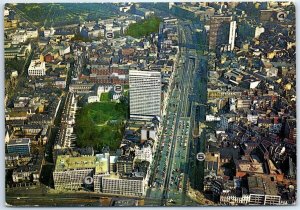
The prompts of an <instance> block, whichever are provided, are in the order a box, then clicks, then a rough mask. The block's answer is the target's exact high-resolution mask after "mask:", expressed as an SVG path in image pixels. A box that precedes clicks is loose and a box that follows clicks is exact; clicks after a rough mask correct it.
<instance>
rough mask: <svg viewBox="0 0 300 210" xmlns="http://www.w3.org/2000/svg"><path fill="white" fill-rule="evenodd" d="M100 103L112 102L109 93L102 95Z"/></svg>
mask: <svg viewBox="0 0 300 210" xmlns="http://www.w3.org/2000/svg"><path fill="white" fill-rule="evenodd" d="M100 101H107V102H108V101H110V95H109V93H101V96H100Z"/></svg>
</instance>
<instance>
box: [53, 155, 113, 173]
mask: <svg viewBox="0 0 300 210" xmlns="http://www.w3.org/2000/svg"><path fill="white" fill-rule="evenodd" d="M80 169H95V173H96V174H99V173H107V172H108V160H107V159H106V158H97V157H96V156H81V157H71V156H69V155H59V156H58V157H57V160H56V165H55V171H56V172H59V171H68V170H80Z"/></svg>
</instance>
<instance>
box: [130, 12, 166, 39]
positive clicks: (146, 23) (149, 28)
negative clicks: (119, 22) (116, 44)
mask: <svg viewBox="0 0 300 210" xmlns="http://www.w3.org/2000/svg"><path fill="white" fill-rule="evenodd" d="M160 22H161V19H160V18H158V17H155V16H153V17H150V18H148V19H146V20H143V21H140V22H137V23H133V24H131V25H129V27H128V29H127V30H126V32H125V34H126V35H129V36H132V37H134V38H140V37H143V36H148V35H150V34H151V33H155V32H156V33H157V32H158V28H159V24H160Z"/></svg>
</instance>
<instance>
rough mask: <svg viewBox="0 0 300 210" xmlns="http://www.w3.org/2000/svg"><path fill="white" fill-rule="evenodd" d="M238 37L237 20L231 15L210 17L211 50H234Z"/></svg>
mask: <svg viewBox="0 0 300 210" xmlns="http://www.w3.org/2000/svg"><path fill="white" fill-rule="evenodd" d="M235 37H236V21H233V20H232V17H231V16H229V17H228V16H213V17H211V19H210V28H209V50H217V49H218V50H222V51H232V50H233V48H234V44H235Z"/></svg>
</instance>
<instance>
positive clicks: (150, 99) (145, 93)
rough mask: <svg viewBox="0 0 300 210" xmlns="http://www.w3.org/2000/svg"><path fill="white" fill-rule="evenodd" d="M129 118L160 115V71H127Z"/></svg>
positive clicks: (145, 117)
mask: <svg viewBox="0 0 300 210" xmlns="http://www.w3.org/2000/svg"><path fill="white" fill-rule="evenodd" d="M129 104H130V118H141V119H147V118H148V119H149V118H151V119H152V118H153V117H155V116H158V117H160V109H161V73H160V72H157V71H137V70H130V71H129Z"/></svg>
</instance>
